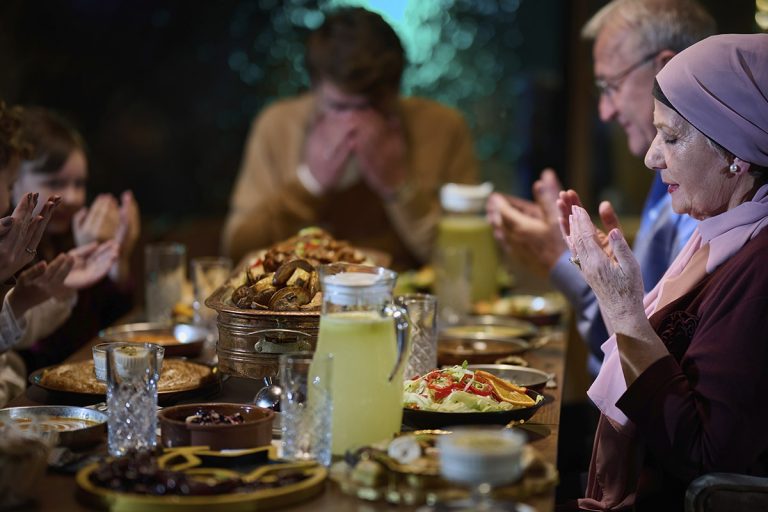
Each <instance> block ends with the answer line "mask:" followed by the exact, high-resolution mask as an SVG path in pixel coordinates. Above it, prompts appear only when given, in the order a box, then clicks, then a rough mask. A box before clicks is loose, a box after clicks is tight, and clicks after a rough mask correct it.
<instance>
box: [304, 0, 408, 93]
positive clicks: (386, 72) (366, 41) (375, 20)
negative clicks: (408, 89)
mask: <svg viewBox="0 0 768 512" xmlns="http://www.w3.org/2000/svg"><path fill="white" fill-rule="evenodd" d="M305 64H306V66H307V71H308V72H309V77H310V79H311V80H312V83H313V84H315V85H316V84H317V83H319V82H320V81H322V80H328V81H330V82H332V83H333V84H334V85H335V86H337V87H339V88H340V89H341V90H342V91H344V92H346V93H348V94H360V95H364V96H367V97H370V98H375V97H378V96H380V95H381V94H382V93H384V92H391V91H394V92H396V91H397V90H398V89H399V88H400V79H401V77H402V74H403V68H404V67H405V52H404V51H403V46H402V44H401V43H400V39H399V38H398V37H397V34H396V33H395V31H394V30H393V29H392V27H390V26H389V24H387V22H386V21H384V19H383V18H382V17H381V16H379V15H378V14H376V13H373V12H370V11H367V10H365V9H362V8H359V7H349V8H343V9H339V10H336V11H333V12H331V13H329V14H327V15H326V18H325V21H324V22H323V24H322V25H321V26H320V27H319V28H318V29H317V30H315V31H313V32H312V33H311V34H310V35H309V38H308V40H307V47H306V53H305Z"/></svg>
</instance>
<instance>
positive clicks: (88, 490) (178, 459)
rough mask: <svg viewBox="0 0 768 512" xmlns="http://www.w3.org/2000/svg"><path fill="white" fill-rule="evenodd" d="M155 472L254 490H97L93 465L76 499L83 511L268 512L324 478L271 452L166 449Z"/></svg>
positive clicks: (307, 493)
mask: <svg viewBox="0 0 768 512" xmlns="http://www.w3.org/2000/svg"><path fill="white" fill-rule="evenodd" d="M157 466H158V468H159V469H162V470H166V471H174V472H177V473H176V474H178V472H183V473H184V474H185V475H187V476H188V477H190V478H192V479H195V480H198V481H217V482H220V481H222V480H226V479H230V480H231V479H240V480H242V481H243V482H247V483H250V484H252V485H253V487H254V489H253V490H247V491H242V492H241V491H236V492H226V493H218V494H208V495H173V494H167V495H151V494H138V493H135V492H127V491H122V490H112V489H110V488H107V487H103V486H101V485H99V484H98V482H97V479H96V478H95V476H96V475H97V472H98V470H99V464H98V463H95V464H91V465H89V466H86V467H84V468H83V469H81V470H80V471H79V472H78V473H77V477H76V480H77V485H78V487H79V488H80V491H81V492H80V494H79V497H80V499H81V500H83V501H85V502H86V503H87V504H88V505H91V506H95V507H98V508H100V509H109V510H120V511H123V512H129V511H136V512H140V511H145V510H152V511H153V512H169V511H174V512H175V511H184V512H193V511H197V512H208V511H210V510H226V511H227V512H239V511H249V510H271V509H274V508H279V507H285V506H287V505H291V504H295V503H300V502H302V501H306V500H308V499H311V498H312V497H314V496H316V495H318V494H320V493H321V492H322V490H323V483H324V481H325V478H326V476H327V474H328V472H327V470H326V469H325V468H323V467H322V466H320V465H318V464H317V463H315V462H295V463H291V462H285V461H281V460H279V459H277V457H276V454H275V447H274V446H269V447H263V448H257V449H252V450H237V451H228V452H217V451H210V450H208V449H207V447H201V446H191V447H190V446H187V447H180V448H166V449H165V451H164V454H163V455H161V456H160V457H159V459H158V461H157ZM166 477H167V475H166ZM286 477H289V478H286ZM283 482H284V483H283Z"/></svg>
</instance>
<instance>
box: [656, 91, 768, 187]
mask: <svg viewBox="0 0 768 512" xmlns="http://www.w3.org/2000/svg"><path fill="white" fill-rule="evenodd" d="M653 97H654V98H656V99H657V100H659V101H660V102H661V103H663V104H664V105H666V106H668V107H669V108H671V109H672V110H674V111H675V112H676V113H677V115H679V116H680V117H682V118H683V119H685V116H684V115H682V114H681V113H680V112H679V111H678V110H677V109H676V108H675V106H674V105H672V102H671V101H669V98H667V96H666V95H665V94H664V91H662V90H661V87H660V86H659V82H658V81H656V79H654V80H653ZM685 120H686V121H688V120H687V119H685ZM688 122H689V123H690V124H691V125H692V126H694V127H695V125H694V124H693V123H691V122H690V121H688ZM699 131H701V130H699ZM704 137H705V138H706V140H707V142H709V143H710V144H711V145H712V146H713V147H714V148H715V149H717V150H718V151H720V152H721V153H722V154H723V155H726V156H727V157H729V158H733V157H734V156H735V155H734V154H733V153H731V152H730V151H728V150H727V149H726V148H724V147H723V146H721V145H720V144H719V143H718V142H717V141H716V140H714V139H712V138H710V137H707V136H706V135H704ZM749 175H750V176H752V177H753V178H755V182H756V183H757V185H764V184H766V183H768V168H766V167H763V166H761V165H757V164H753V163H751V162H750V165H749Z"/></svg>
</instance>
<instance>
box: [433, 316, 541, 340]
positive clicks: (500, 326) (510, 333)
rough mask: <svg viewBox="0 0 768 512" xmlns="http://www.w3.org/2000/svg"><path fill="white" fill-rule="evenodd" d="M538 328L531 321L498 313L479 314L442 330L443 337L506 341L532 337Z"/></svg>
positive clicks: (441, 335)
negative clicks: (497, 314)
mask: <svg viewBox="0 0 768 512" xmlns="http://www.w3.org/2000/svg"><path fill="white" fill-rule="evenodd" d="M537 333H538V329H537V328H536V326H535V325H533V324H532V323H531V322H526V321H524V320H518V319H516V318H504V317H500V316H496V315H477V316H471V317H469V318H467V320H466V321H465V322H463V323H461V324H459V325H453V326H450V327H446V328H444V329H442V330H441V331H440V337H441V338H445V339H447V338H451V339H471V340H483V341H489V340H493V341H505V340H509V339H531V338H533V337H534V336H536V334H537Z"/></svg>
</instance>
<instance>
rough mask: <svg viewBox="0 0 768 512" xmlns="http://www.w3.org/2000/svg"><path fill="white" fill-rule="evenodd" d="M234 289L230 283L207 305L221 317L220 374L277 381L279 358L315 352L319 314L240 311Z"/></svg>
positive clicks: (213, 295) (219, 320) (219, 326)
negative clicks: (292, 353)
mask: <svg viewBox="0 0 768 512" xmlns="http://www.w3.org/2000/svg"><path fill="white" fill-rule="evenodd" d="M234 288H235V286H234V285H233V280H230V281H229V282H228V283H226V284H224V285H223V286H221V287H220V288H219V289H217V290H216V291H215V292H214V293H213V294H212V295H211V296H210V297H208V299H207V300H206V301H205V305H206V306H208V307H209V308H211V309H215V310H216V311H217V312H218V314H219V315H218V320H217V324H218V328H219V343H218V345H217V346H216V352H217V354H218V356H219V371H221V372H223V373H225V374H228V375H234V376H237V377H248V378H252V379H262V378H264V377H274V376H276V375H277V367H278V357H279V356H280V354H284V353H287V352H298V351H314V350H315V346H316V345H317V332H318V328H319V326H320V311H268V310H258V309H241V308H238V307H237V306H235V305H234V304H233V303H232V292H233V291H234Z"/></svg>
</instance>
